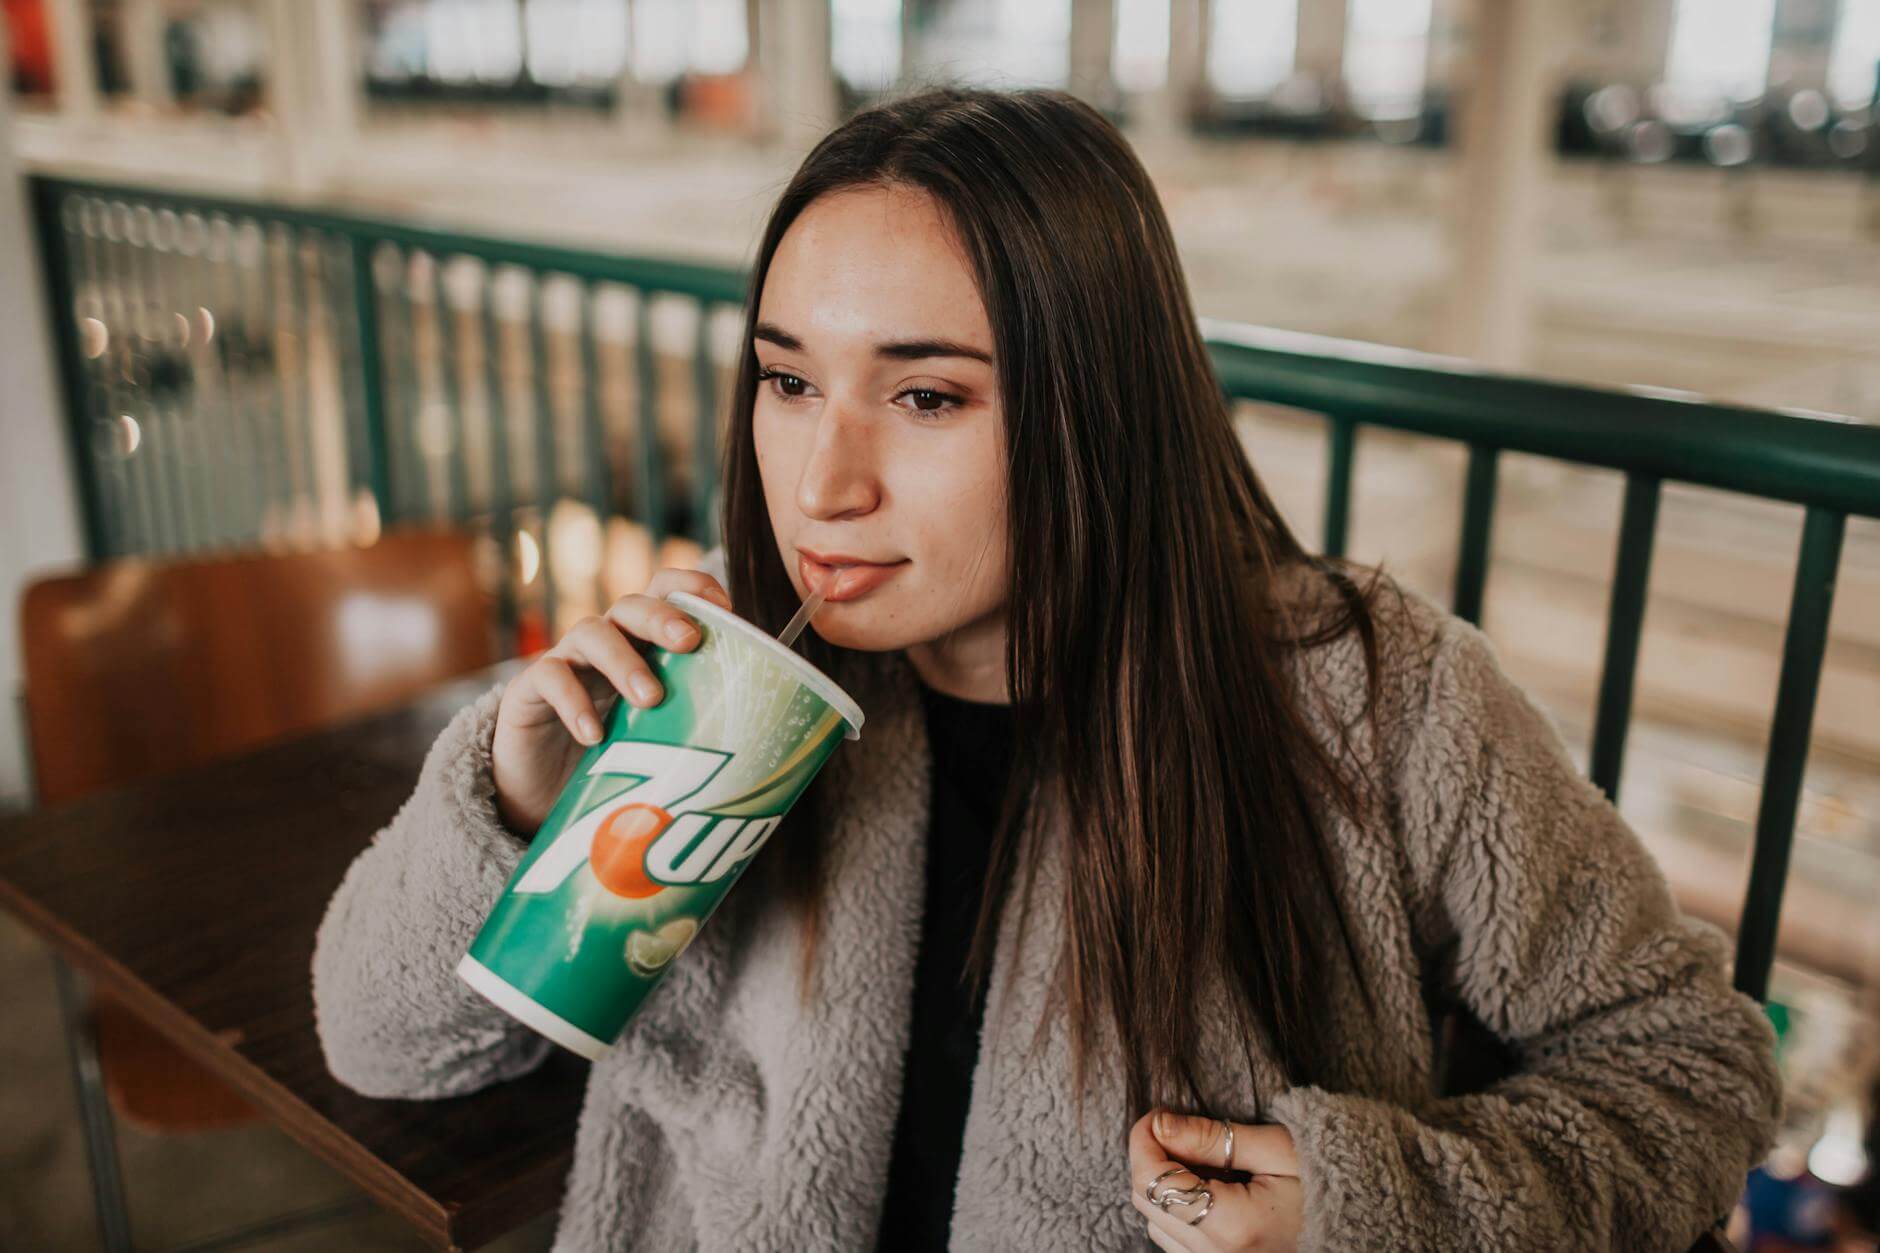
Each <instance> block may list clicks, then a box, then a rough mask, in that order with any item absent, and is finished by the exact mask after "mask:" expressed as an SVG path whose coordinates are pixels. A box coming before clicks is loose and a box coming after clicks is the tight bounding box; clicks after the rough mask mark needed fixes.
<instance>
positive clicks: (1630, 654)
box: [1589, 474, 1659, 804]
mask: <svg viewBox="0 0 1880 1253" xmlns="http://www.w3.org/2000/svg"><path fill="white" fill-rule="evenodd" d="M1658 496H1659V480H1658V478H1657V477H1656V476H1655V475H1648V474H1628V475H1626V477H1625V508H1624V510H1623V512H1622V513H1621V514H1620V520H1619V551H1618V554H1617V557H1616V559H1615V562H1614V570H1613V576H1612V603H1611V605H1610V606H1609V607H1608V609H1607V614H1606V658H1605V661H1604V663H1603V664H1602V666H1601V667H1600V672H1599V709H1598V712H1597V714H1596V715H1595V717H1594V719H1593V747H1592V758H1591V770H1590V771H1589V773H1590V774H1591V776H1592V779H1593V782H1594V783H1595V784H1597V785H1598V786H1599V788H1600V790H1601V791H1603V792H1605V793H1606V796H1607V798H1608V799H1610V800H1611V801H1612V802H1613V803H1614V804H1617V803H1618V801H1619V774H1620V771H1621V769H1622V768H1623V767H1624V764H1625V738H1626V731H1627V729H1628V728H1629V727H1630V725H1631V722H1632V690H1633V686H1634V681H1635V676H1636V674H1637V672H1638V650H1639V637H1640V636H1641V635H1642V634H1643V633H1644V629H1645V601H1646V596H1647V590H1648V585H1649V583H1650V581H1651V569H1652V541H1653V537H1654V535H1655V534H1656V531H1657V525H1658Z"/></svg>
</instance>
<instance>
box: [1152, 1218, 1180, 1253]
mask: <svg viewBox="0 0 1880 1253" xmlns="http://www.w3.org/2000/svg"><path fill="white" fill-rule="evenodd" d="M1149 1243H1150V1244H1153V1245H1154V1246H1155V1247H1156V1248H1158V1249H1167V1250H1168V1251H1169V1253H1184V1250H1183V1249H1182V1246H1181V1245H1179V1244H1177V1243H1175V1239H1174V1237H1173V1236H1170V1235H1169V1234H1168V1233H1167V1232H1165V1231H1163V1230H1162V1229H1161V1228H1160V1227H1158V1226H1156V1225H1155V1224H1154V1223H1150V1224H1149Z"/></svg>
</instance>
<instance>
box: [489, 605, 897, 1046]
mask: <svg viewBox="0 0 1880 1253" xmlns="http://www.w3.org/2000/svg"><path fill="white" fill-rule="evenodd" d="M666 599H667V600H668V601H669V602H670V603H671V604H673V605H675V606H677V607H678V608H681V609H683V610H685V612H686V613H687V614H689V615H690V616H691V617H692V619H693V621H694V622H696V623H697V624H698V628H699V635H700V637H701V639H700V642H699V645H698V647H697V648H695V649H694V650H692V651H691V652H689V653H673V652H667V651H665V650H664V649H655V650H653V651H652V652H651V653H650V654H649V655H648V657H647V661H648V664H649V665H650V666H651V667H652V668H653V671H654V672H655V673H656V674H657V675H658V676H659V678H660V681H661V682H662V683H663V684H664V685H665V689H666V697H665V699H664V700H663V701H661V702H660V703H659V704H658V705H657V706H655V707H653V708H651V709H642V708H640V707H638V706H635V705H632V704H629V703H628V702H627V701H626V700H624V699H622V700H619V701H617V702H616V703H615V705H614V709H613V712H612V713H611V714H610V715H609V717H608V719H607V727H606V732H605V734H604V735H603V736H602V737H601V741H600V743H598V744H596V745H594V746H593V747H592V748H590V749H588V750H587V752H586V753H585V754H583V755H582V758H581V762H580V764H579V765H578V766H577V767H576V768H575V772H574V775H573V776H572V777H571V778H570V779H569V782H568V786H567V787H566V788H564V789H563V790H562V794H561V796H560V797H559V798H558V799H557V800H556V802H555V807H554V808H553V809H552V810H550V811H549V815H548V819H547V821H546V822H544V823H543V824H542V828H541V830H540V831H539V832H538V833H537V834H536V837H535V839H534V841H533V843H531V845H530V847H529V851H528V853H527V855H526V856H524V857H523V859H522V864H521V865H520V866H518V867H516V872H515V874H514V875H512V876H511V877H510V880H509V884H508V886H507V887H505V888H504V889H503V895H502V896H501V898H499V899H498V900H497V902H496V906H495V908H494V909H492V910H491V911H490V915H489V917H488V918H487V919H485V920H484V923H483V929H482V930H481V931H480V932H478V934H477V938H476V940H475V942H474V943H472V944H471V946H470V951H469V952H468V953H466V954H465V955H464V957H463V960H462V961H460V962H459V963H458V965H457V974H458V976H459V977H460V978H462V979H463V980H464V982H466V983H468V984H469V985H470V986H471V987H472V988H475V989H476V990H477V991H478V992H479V993H481V994H482V995H483V996H485V997H487V998H488V999H489V1000H490V1001H492V1002H494V1003H495V1004H496V1005H498V1006H499V1007H501V1008H502V1009H503V1010H504V1011H505V1012H507V1013H508V1014H510V1015H511V1016H512V1017H514V1018H516V1019H517V1020H518V1021H520V1022H523V1023H526V1024H527V1025H528V1026H530V1027H532V1028H534V1029H535V1030H537V1031H539V1032H541V1033H542V1034H543V1035H545V1036H547V1037H548V1038H549V1039H551V1040H554V1041H555V1042H556V1043H558V1044H561V1045H564V1046H566V1047H567V1048H570V1049H573V1050H574V1051H575V1052H577V1053H580V1054H581V1055H583V1056H584V1057H590V1058H593V1057H598V1056H600V1054H601V1053H602V1051H604V1050H605V1049H606V1048H607V1047H608V1046H609V1045H610V1044H612V1043H613V1042H614V1041H615V1040H617V1039H618V1038H619V1037H620V1033H621V1031H622V1030H623V1029H624V1028H625V1027H626V1024H627V1021H628V1020H629V1019H630V1018H632V1017H633V1013H634V1011H635V1010H636V1009H638V1008H639V1006H640V1003H641V1002H642V1001H644V1000H645V999H646V995H647V993H649V992H651V991H652V990H653V988H654V987H655V986H657V985H658V983H659V981H660V980H661V979H662V978H664V977H665V974H666V972H667V970H669V969H670V968H671V966H672V962H673V961H674V959H675V958H677V957H678V956H679V954H680V952H682V951H683V950H684V948H685V946H686V945H687V944H688V943H690V942H691V940H692V938H693V937H694V936H696V935H697V934H698V931H699V928H700V927H703V926H704V925H705V922H706V920H707V919H708V918H710V917H711V914H712V911H713V910H714V909H716V908H717V907H718V904H719V902H720V901H722V900H723V899H724V896H725V893H726V892H728V891H730V889H731V885H732V884H733V883H735V882H737V879H738V876H739V875H740V874H742V873H743V871H744V868H745V867H746V866H747V865H749V864H750V861H751V858H752V857H754V856H755V855H756V854H757V852H758V850H759V849H761V848H762V847H763V846H764V841H765V840H766V839H768V838H769V836H770V833H771V832H772V831H773V830H775V829H776V827H777V824H778V823H779V822H781V821H782V820H783V816H784V814H786V813H788V812H789V809H790V806H791V805H793V804H795V803H796V798H797V797H798V796H800V795H801V794H802V792H803V789H804V788H805V787H808V786H809V782H810V780H811V779H813V778H815V777H816V772H817V771H818V770H820V769H821V768H822V765H823V763H824V762H825V761H827V760H828V759H829V754H830V753H832V752H834V751H835V747H836V745H837V744H838V743H840V742H841V741H842V740H843V739H844V738H845V737H846V738H848V739H855V738H857V737H858V736H859V735H860V734H861V728H862V711H861V709H860V708H859V707H858V706H857V705H856V703H855V701H854V700H853V699H851V698H850V696H849V695H848V693H846V692H844V691H843V690H842V689H841V688H840V687H837V686H836V685H835V684H834V683H833V682H831V681H830V680H829V678H828V677H827V676H826V675H824V674H823V673H822V672H821V671H820V670H817V669H816V668H815V667H814V666H812V665H810V664H809V663H808V662H807V661H805V660H803V658H802V657H801V656H799V655H798V654H796V653H795V652H792V651H791V650H790V649H788V648H785V647H783V646H782V645H781V644H779V643H777V641H776V640H775V639H773V638H772V637H770V636H768V635H766V634H764V633H763V632H762V631H760V630H758V629H757V628H756V627H754V626H752V625H751V624H750V623H749V622H747V621H745V620H744V619H743V618H740V617H738V616H737V615H736V614H734V613H731V612H729V611H727V610H725V609H721V608H719V607H718V606H717V605H714V604H713V603H711V602H710V601H707V600H702V599H700V598H699V597H696V596H692V595H690V594H688V593H685V592H674V593H672V594H671V595H669V596H668V597H667V598H666Z"/></svg>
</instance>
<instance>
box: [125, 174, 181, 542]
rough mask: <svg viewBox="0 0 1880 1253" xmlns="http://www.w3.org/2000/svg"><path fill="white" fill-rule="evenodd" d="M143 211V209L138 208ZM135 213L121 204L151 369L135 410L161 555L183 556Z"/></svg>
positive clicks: (169, 425) (151, 301)
mask: <svg viewBox="0 0 1880 1253" xmlns="http://www.w3.org/2000/svg"><path fill="white" fill-rule="evenodd" d="M138 208H141V209H143V210H144V211H146V212H148V206H147V205H146V206H138ZM137 212H138V209H137V208H131V207H129V206H128V205H127V206H126V211H125V228H124V248H125V250H126V253H125V257H124V271H125V273H126V274H128V275H130V276H132V281H133V282H134V284H135V285H134V287H133V289H132V290H133V299H132V302H131V303H132V305H133V307H134V308H135V310H136V312H135V314H134V316H133V318H132V321H133V323H134V324H135V326H136V328H137V330H136V336H137V338H138V339H139V340H141V341H142V342H143V344H144V355H145V357H146V359H147V361H148V362H149V365H150V366H151V367H152V368H149V369H146V370H145V371H144V375H145V377H144V380H143V386H142V388H141V389H140V390H141V393H142V394H141V395H139V396H138V407H139V408H141V409H142V410H143V412H144V439H145V440H146V441H147V442H148V444H149V445H150V453H151V461H150V468H151V470H152V472H153V473H152V479H153V482H154V487H155V490H154V491H153V492H152V499H153V501H154V502H155V503H156V506H157V517H158V518H159V519H160V520H161V525H162V535H163V551H164V552H183V551H187V550H188V548H189V546H190V537H189V527H188V520H187V518H186V517H185V515H184V512H183V511H184V504H183V491H182V486H181V484H180V483H178V481H177V471H176V454H175V447H174V445H175V442H176V440H175V435H176V428H175V423H174V422H172V421H171V419H170V415H169V414H167V413H165V412H164V409H163V406H162V405H161V404H160V403H159V402H158V399H157V391H156V388H155V387H154V386H153V385H152V384H153V383H154V381H155V369H154V366H155V363H156V356H155V354H154V352H153V351H152V347H153V346H154V345H156V344H157V343H158V342H159V341H158V340H157V339H156V338H154V337H153V336H151V335H149V334H146V332H147V331H149V330H150V329H151V326H150V323H151V321H152V318H151V316H150V311H151V308H152V306H154V305H155V303H156V294H155V290H154V288H155V282H154V280H151V279H150V278H149V277H148V271H149V268H150V252H151V246H150V240H149V238H148V236H146V237H145V239H144V242H143V243H141V244H139V243H137V242H136V241H135V240H133V239H132V238H131V228H130V224H131V222H132V221H133V220H134V219H135V218H136V215H137ZM131 386H132V388H133V389H138V380H137V378H136V377H135V375H134V373H133V377H132V379H131Z"/></svg>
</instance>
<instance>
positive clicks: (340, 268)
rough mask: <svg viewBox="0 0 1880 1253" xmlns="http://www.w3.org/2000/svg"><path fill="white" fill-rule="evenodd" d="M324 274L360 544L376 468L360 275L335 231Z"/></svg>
mask: <svg viewBox="0 0 1880 1253" xmlns="http://www.w3.org/2000/svg"><path fill="white" fill-rule="evenodd" d="M320 273H321V275H322V276H323V277H322V280H321V281H322V283H323V284H324V285H325V287H326V289H327V291H328V292H329V293H331V294H330V295H329V297H328V304H327V308H328V309H329V310H331V313H330V316H329V319H328V321H329V322H330V324H331V328H332V337H333V338H332V344H333V361H334V364H335V366H336V367H337V369H338V370H339V378H340V395H341V397H342V400H341V411H340V412H341V418H340V434H341V435H342V437H343V438H344V439H345V441H346V527H347V532H348V534H349V535H351V536H352V537H353V538H354V539H357V538H358V536H359V519H358V517H357V516H356V513H357V509H358V506H359V493H360V490H361V489H362V488H365V487H366V486H367V484H368V482H369V481H370V478H371V463H370V461H369V455H370V454H369V453H368V452H367V450H366V422H365V408H366V387H365V378H364V373H365V362H364V359H363V357H362V355H361V353H360V341H359V297H358V294H357V293H356V292H355V291H354V290H353V284H354V283H355V282H357V281H358V278H359V275H358V273H357V272H356V271H355V270H354V269H353V259H352V239H351V237H350V236H347V235H343V234H340V233H338V232H334V231H329V232H326V233H325V234H324V235H323V236H322V238H321V247H320ZM375 508H376V505H375ZM381 516H383V515H381Z"/></svg>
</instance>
